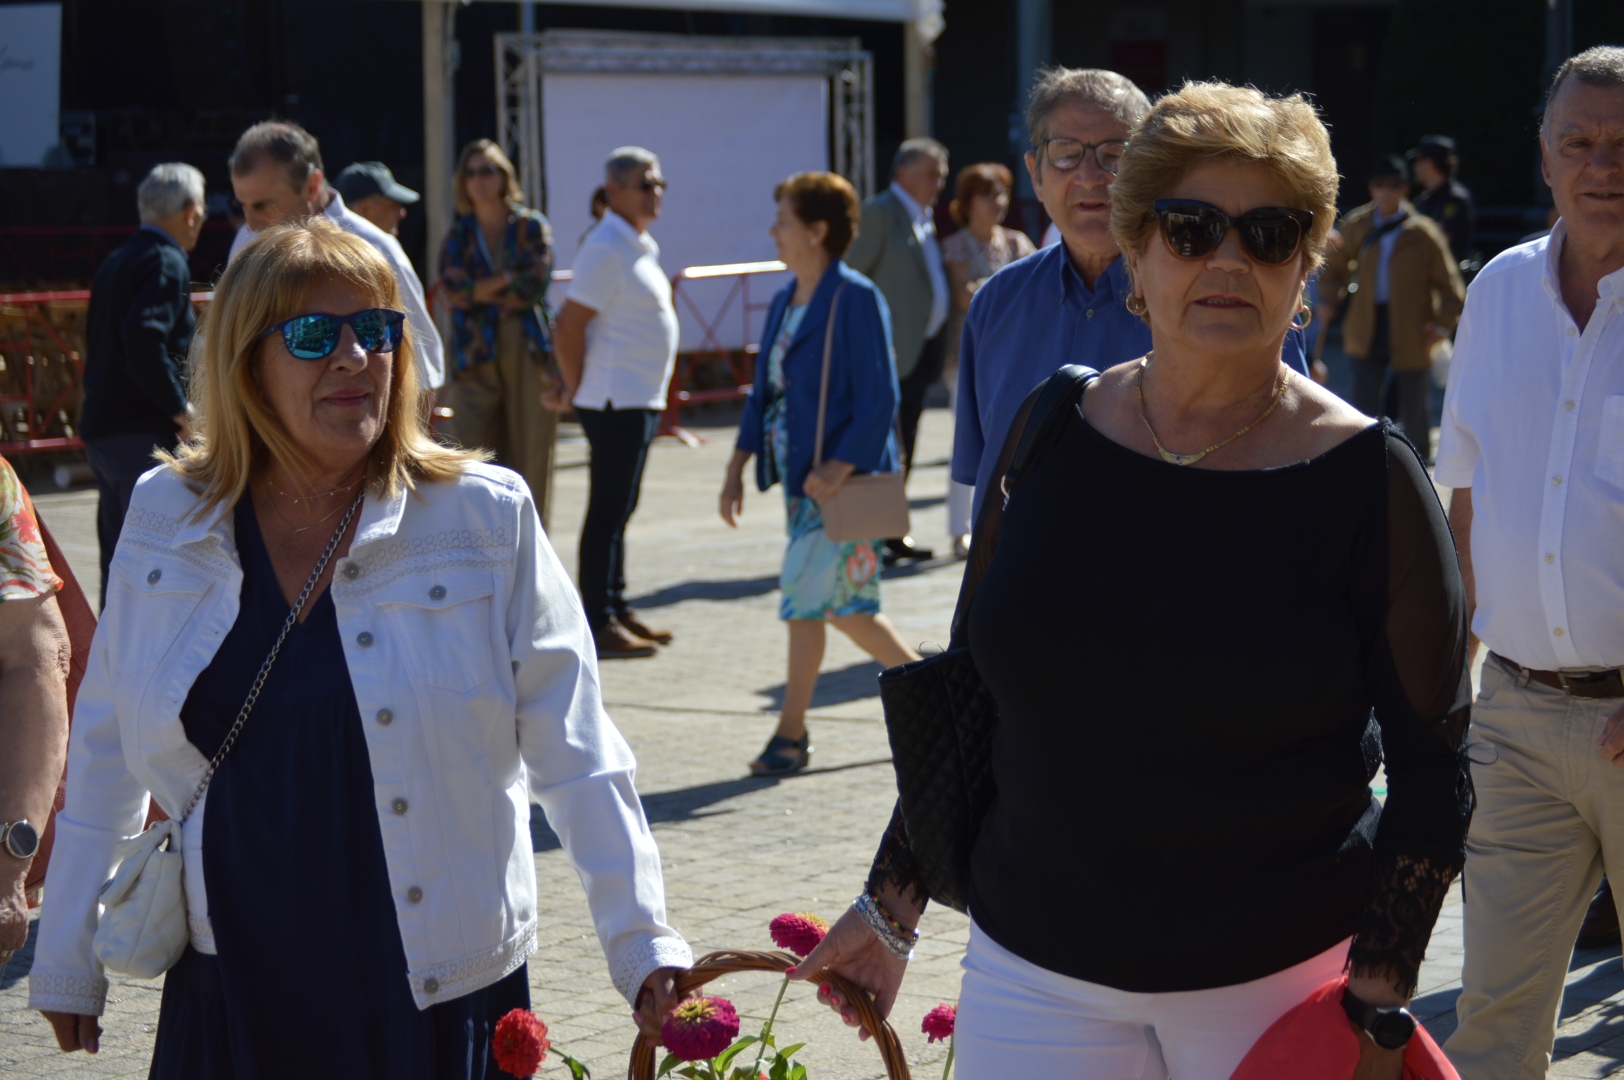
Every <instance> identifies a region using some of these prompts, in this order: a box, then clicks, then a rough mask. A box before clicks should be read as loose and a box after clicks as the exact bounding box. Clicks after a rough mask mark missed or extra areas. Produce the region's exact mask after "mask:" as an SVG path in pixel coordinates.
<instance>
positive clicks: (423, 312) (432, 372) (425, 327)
mask: <svg viewBox="0 0 1624 1080" xmlns="http://www.w3.org/2000/svg"><path fill="white" fill-rule="evenodd" d="M332 196H333V201H332V202H330V203H328V204H327V209H325V210H323V211H322V214H323V215H325V216H326V217H328V218H330V219H331V220H332V221H333V222H334V223H336V224H337V225H338V227H339V228H341V229H343V230H344V231H345V232H351V233H354V234H355V235H356V236H359V237H360V238H361V239H363V240H365V241H366V242H367V243H369V244H371V245H372V246H373V247H375V248H377V249H378V254H380V255H382V256H383V259H384V262H386V263H388V264H389V268H390V269H391V270H393V271H394V272H395V280H396V281H397V282H398V283H399V284H400V300H401V303H403V304H405V305H406V322H407V324H408V325H409V326H410V327H411V328H412V355H414V356H415V357H417V381H418V385H419V386H420V388H422V389H424V390H432V389H436V388H438V387H441V386H444V385H445V346H444V344H443V343H442V342H441V341H440V331H439V329H438V328H437V327H436V326H435V325H434V317H433V316H432V315H430V314H429V305H428V302H427V301H426V300H425V299H424V298H423V283H422V282H421V281H419V280H418V277H417V271H416V270H414V269H413V268H412V260H410V259H408V258H407V257H406V249H405V248H403V247H401V246H400V241H399V240H396V239H395V238H394V237H393V236H390V235H389V234H388V233H386V232H384V231H383V230H382V229H380V228H378V227H377V226H376V225H374V224H372V222H370V221H368V220H367V219H366V218H364V217H362V216H361V215H360V214H357V213H356V212H355V211H353V210H351V209H350V208H349V207H347V206H345V205H344V196H342V195H340V194H339V193H338V192H336V191H334V192H332ZM258 235H259V233H257V232H255V231H254V230H252V229H250V228H249V227H248V226H247V225H244V226H243V227H242V228H240V229H238V230H237V235H236V236H235V237H234V238H233V239H232V241H231V254H230V255H229V256H228V257H227V259H226V261H227V262H228V263H229V262H230V261H231V260H232V259H235V258H236V257H237V253H238V252H239V251H241V250H242V249H243V248H245V247H247V246H248V245H249V244H250V243H252V242H253V240H254V237H256V236H258Z"/></svg>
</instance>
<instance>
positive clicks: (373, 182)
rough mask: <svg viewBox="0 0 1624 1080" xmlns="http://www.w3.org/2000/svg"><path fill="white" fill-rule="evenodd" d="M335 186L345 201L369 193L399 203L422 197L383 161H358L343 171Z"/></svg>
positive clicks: (364, 196) (412, 201) (360, 197)
mask: <svg viewBox="0 0 1624 1080" xmlns="http://www.w3.org/2000/svg"><path fill="white" fill-rule="evenodd" d="M333 186H334V187H336V188H338V193H339V194H340V195H342V196H344V201H345V202H347V203H348V202H354V201H355V200H356V199H364V198H366V197H367V196H368V195H382V196H384V197H385V198H388V199H394V200H395V201H396V202H398V203H414V202H416V201H417V200H418V199H420V198H422V196H421V195H419V194H418V193H417V192H415V191H413V190H412V189H411V188H409V187H407V186H405V185H404V184H402V183H400V182H399V181H397V180H396V179H395V174H394V173H392V172H390V171H389V166H387V165H385V164H384V163H383V162H381V161H357V162H356V163H355V164H354V165H351V166H349V167H348V168H346V169H345V170H344V171H343V172H341V173H339V174H338V179H337V180H336V181H334V183H333Z"/></svg>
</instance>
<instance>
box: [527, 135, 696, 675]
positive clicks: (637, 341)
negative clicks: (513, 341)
mask: <svg viewBox="0 0 1624 1080" xmlns="http://www.w3.org/2000/svg"><path fill="white" fill-rule="evenodd" d="M604 177H605V180H604V190H605V192H606V193H607V195H608V199H609V209H608V211H607V212H606V213H605V214H604V215H603V220H602V221H601V222H599V223H598V225H597V227H596V228H594V229H593V230H592V231H591V232H590V233H588V234H587V236H586V239H585V240H583V241H582V243H581V250H580V251H579V252H578V253H576V256H575V265H574V266H573V267H571V272H572V274H573V278H572V280H571V281H570V285H569V293H568V299H567V300H565V302H564V308H563V310H562V311H560V312H559V313H558V320H557V324H556V326H555V327H554V330H553V348H554V350H555V352H556V355H557V357H558V368H559V374H560V376H561V378H562V385H561V386H560V387H559V389H558V390H557V391H556V392H555V393H554V394H553V395H552V396H551V397H550V398H548V399H546V400H545V402H544V403H545V404H546V405H547V406H548V407H549V408H552V409H557V410H560V411H562V410H563V409H565V408H567V407H569V405H571V404H573V405H574V407H575V418H576V419H577V420H578V421H579V422H580V424H581V430H582V431H583V432H585V433H586V438H587V442H588V443H590V444H591V446H592V461H591V493H590V494H589V496H588V498H587V509H586V521H585V522H584V523H583V524H582V526H581V548H580V570H579V573H578V579H579V581H578V583H579V585H580V588H581V601H582V603H583V604H584V605H585V607H586V616H587V621H588V622H589V623H590V624H591V627H592V632H593V635H594V638H595V639H596V642H597V647H598V656H599V657H600V658H602V659H626V658H632V657H640V656H652V655H654V652H655V645H656V644H658V645H667V644H669V643H670V642H671V633H670V632H669V631H667V630H654V629H650V628H649V627H648V626H647V625H645V624H644V623H643V621H642V620H641V619H639V618H638V617H637V616H636V615H635V614H634V613H633V612H632V610H631V608H629V607H628V606H627V604H626V524H627V522H629V521H630V520H631V516H632V511H634V510H636V509H637V496H638V492H639V491H640V490H641V488H642V486H643V466H644V465H645V464H646V463H647V461H648V448H649V444H650V443H652V442H653V441H654V434H655V432H656V431H658V430H659V426H660V413H662V412H664V411H665V393H666V387H667V386H669V385H670V383H671V369H672V367H673V366H674V365H675V363H676V359H677V311H676V308H675V307H674V306H673V305H672V302H671V280H670V279H669V278H668V277H666V275H665V271H664V270H662V269H661V268H660V245H659V244H657V243H655V242H654V238H653V237H652V236H650V235H649V234H648V227H649V225H651V224H652V223H653V222H654V220H655V219H656V218H658V217H659V216H660V206H661V203H662V201H663V199H664V193H665V177H664V176H662V175H661V173H660V159H659V158H657V157H655V156H654V154H652V153H651V152H649V151H647V150H645V149H643V148H642V147H640V146H623V147H621V148H620V149H618V150H616V151H615V152H614V153H613V154H611V155H610V157H609V161H608V162H607V163H606V164H605V165H604Z"/></svg>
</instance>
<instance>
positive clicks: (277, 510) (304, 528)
mask: <svg viewBox="0 0 1624 1080" xmlns="http://www.w3.org/2000/svg"><path fill="white" fill-rule="evenodd" d="M360 482H361V481H360V480H356V481H355V483H352V484H350V485H349V486H348V487H341V488H334V489H333V490H332V491H325V492H322V493H321V494H320V495H310V496H307V497H305V498H302V499H300V498H293V496H291V495H289V494H288V493H287V492H285V491H283V490H282V489H281V488H278V487H275V486H273V485H272V484H271V481H270V478H269V477H267V478H266V480H265V487H266V489H267V490H269V491H274V492H276V493H277V494H278V495H281V496H282V497H283V498H293V504H294V505H295V506H297V505H298V504H299V503H301V502H303V503H306V504H308V503H309V502H310V500H311V499H321V498H325V497H327V496H328V495H336V494H338V493H339V492H341V491H352V490H354V488H355V485H356V484H359V483H360ZM343 509H344V504H343V503H339V504H338V505H337V506H335V507H333V508H332V509H331V510H329V511H327V513H325V514H323V515H322V516H321V517H319V518H317V519H316V520H315V521H312V522H311V523H310V524H308V525H295V524H294V523H293V522H291V521H289V520H288V516H287V515H286V514H284V513H282V508H281V507H280V506H278V505H276V500H275V499H272V500H271V512H272V513H274V514H275V515H276V516H277V517H279V518H281V519H282V524H284V525H286V526H287V527H288V528H290V529H292V530H293V535H294V536H298V535H299V534H300V533H302V532H308V531H309V530H311V529H314V528H315V527H316V526H317V525H320V524H321V523H322V522H324V521H326V520H328V519H329V518H331V517H332V516H333V515H335V514H337V513H338V512H339V511H340V510H343Z"/></svg>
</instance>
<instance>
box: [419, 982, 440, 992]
mask: <svg viewBox="0 0 1624 1080" xmlns="http://www.w3.org/2000/svg"><path fill="white" fill-rule="evenodd" d="M439 992H440V980H439V979H424V980H423V993H425V994H438V993H439Z"/></svg>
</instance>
